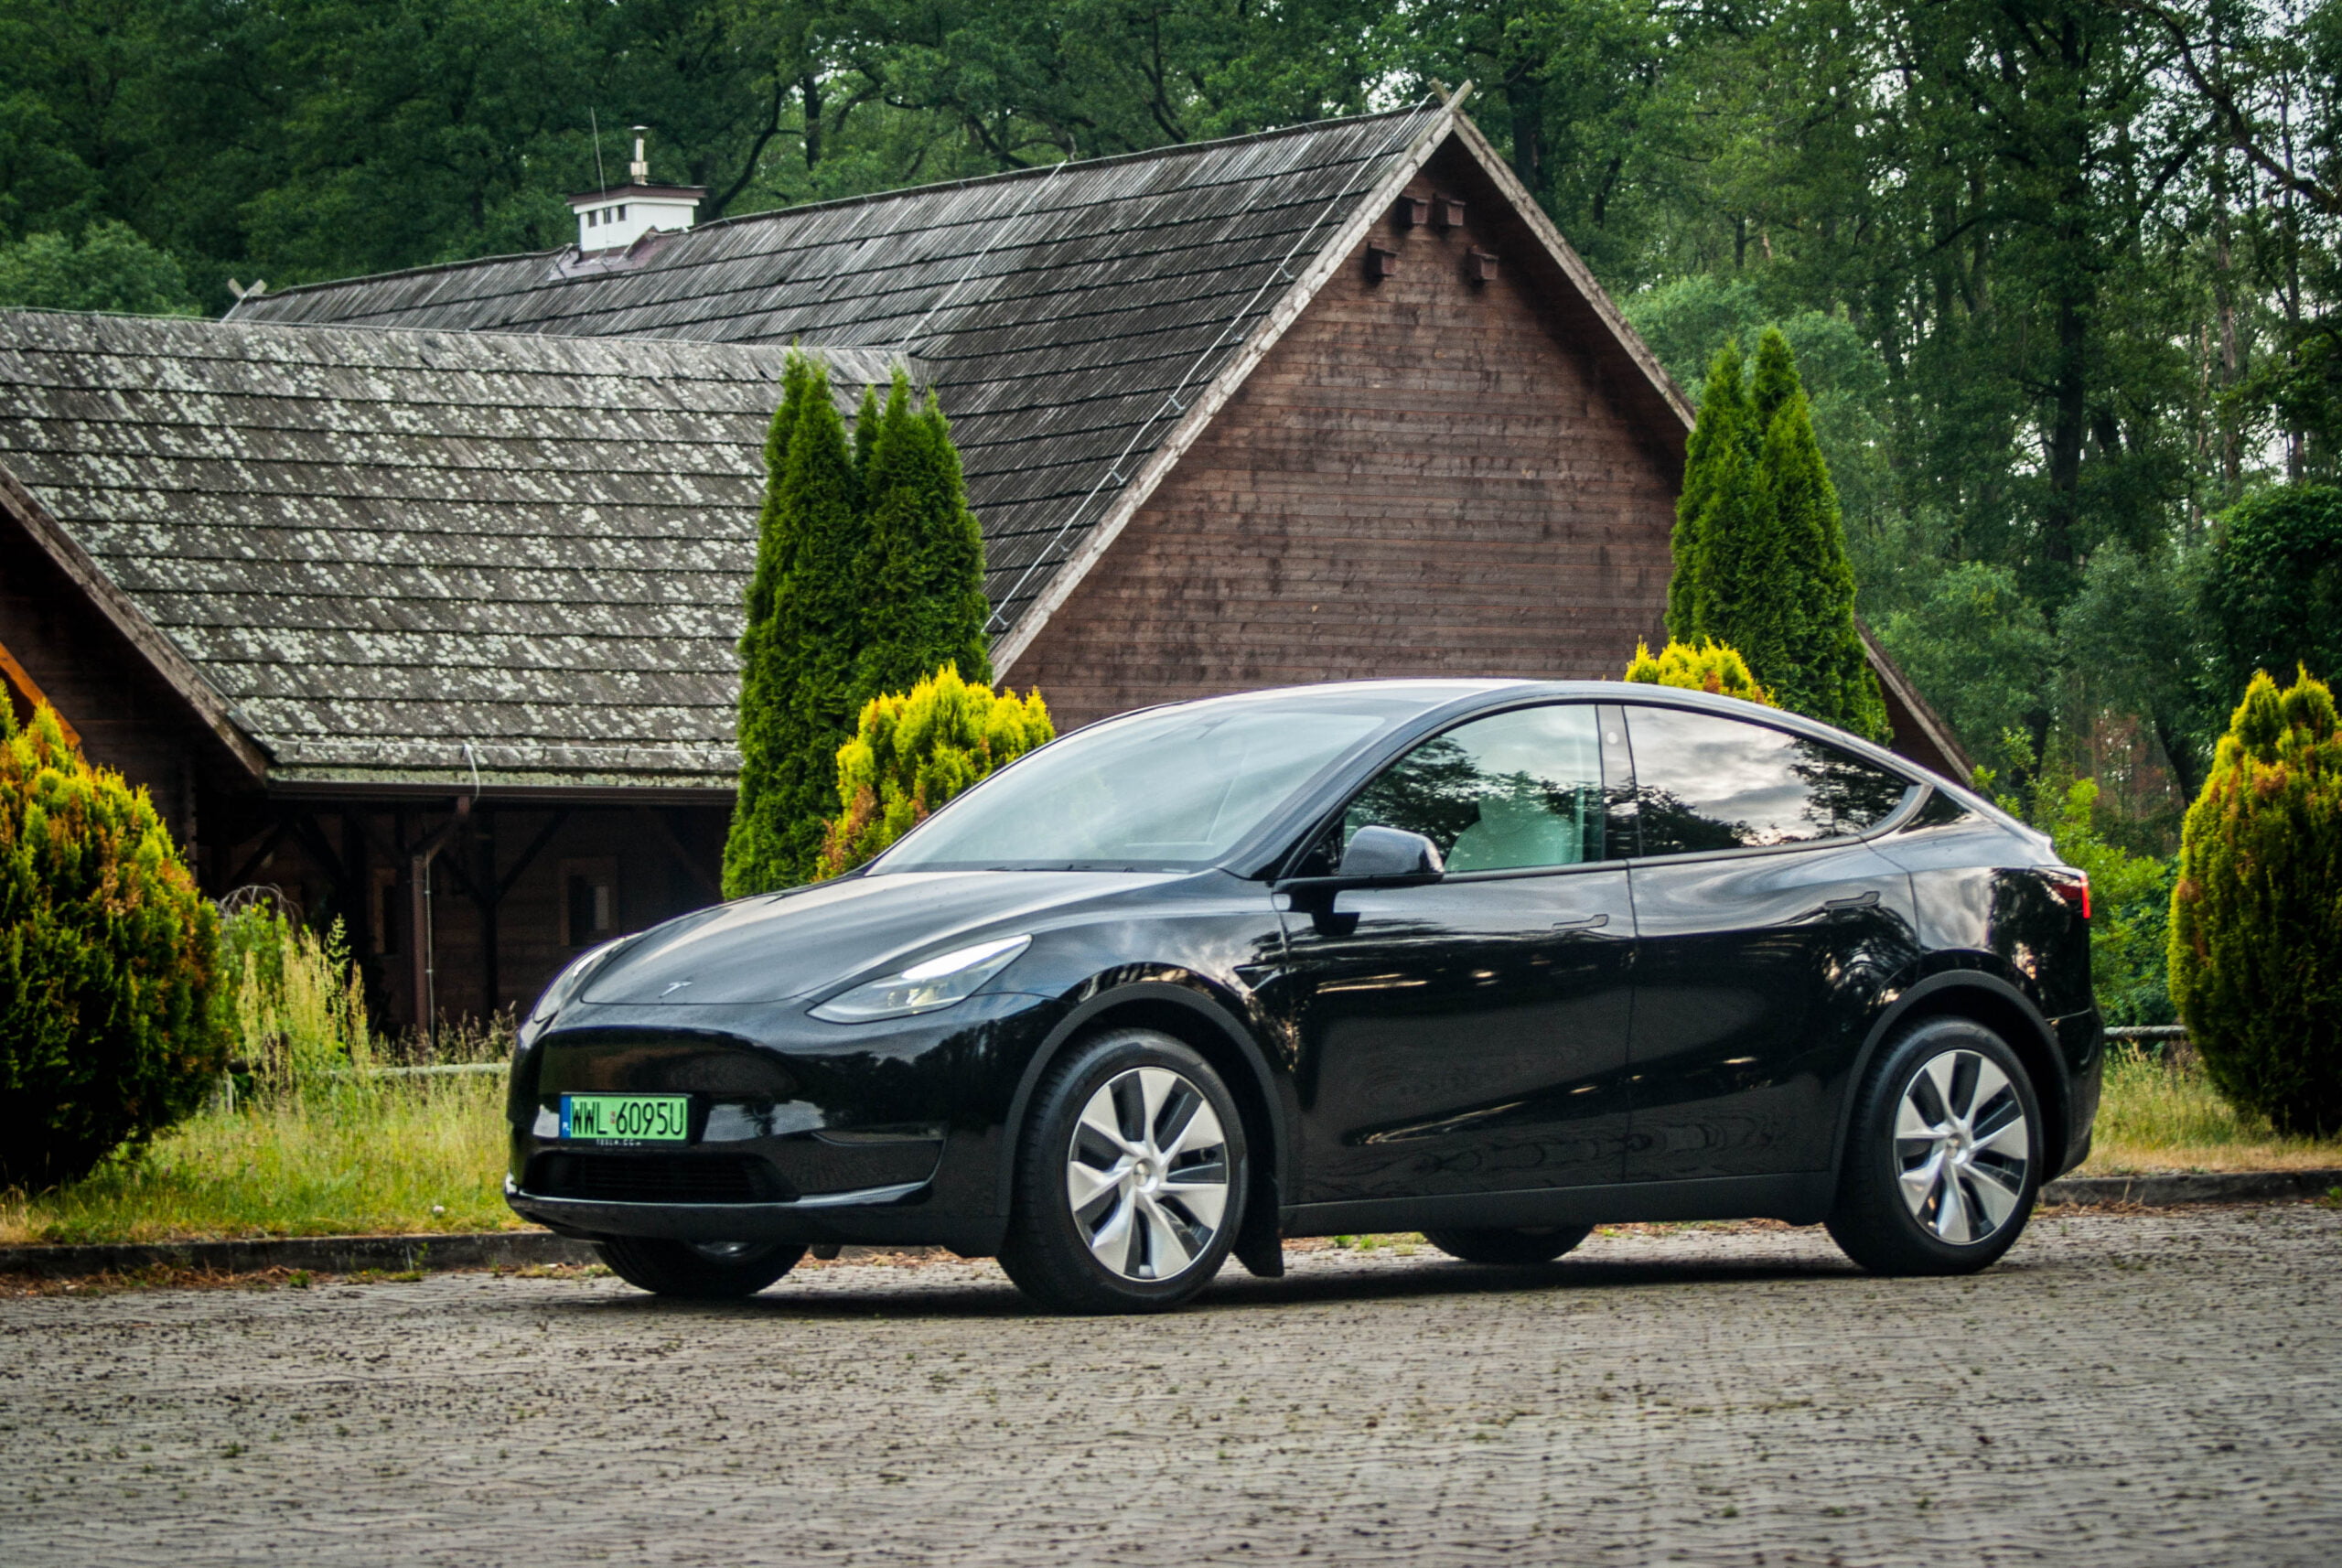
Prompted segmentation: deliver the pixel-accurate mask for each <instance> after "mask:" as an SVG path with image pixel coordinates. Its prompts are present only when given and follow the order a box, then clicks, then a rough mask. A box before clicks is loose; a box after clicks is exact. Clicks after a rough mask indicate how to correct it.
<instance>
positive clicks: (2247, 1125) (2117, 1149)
mask: <svg viewBox="0 0 2342 1568" xmlns="http://www.w3.org/2000/svg"><path fill="white" fill-rule="evenodd" d="M2327 1167H2342V1139H2334V1138H2285V1137H2280V1136H2278V1134H2277V1133H2275V1132H2274V1131H2273V1130H2272V1129H2271V1127H2270V1126H2269V1124H2268V1123H2267V1122H2264V1121H2262V1120H2261V1118H2259V1117H2254V1116H2246V1115H2244V1114H2242V1113H2240V1112H2238V1111H2237V1110H2236V1109H2235V1108H2234V1107H2233V1106H2231V1105H2229V1102H2228V1101H2225V1100H2222V1099H2221V1098H2220V1097H2219V1094H2218V1091H2217V1090H2214V1089H2213V1088H2212V1081H2211V1079H2208V1078H2207V1077H2206V1076H2205V1074H2204V1069H2203V1067H2202V1064H2201V1063H2200V1062H2198V1061H2197V1059H2196V1058H2195V1057H2194V1056H2193V1055H2192V1054H2188V1053H2174V1054H2172V1055H2171V1056H2168V1057H2165V1056H2156V1055H2150V1054H2148V1053H2147V1052H2144V1051H2142V1050H2140V1049H2138V1048H2137V1047H2131V1046H2117V1047H2113V1048H2112V1049H2111V1051H2110V1052H2109V1053H2108V1056H2107V1059H2106V1095H2105V1098H2104V1099H2103V1100H2102V1101H2100V1104H2099V1110H2098V1131H2097V1137H2096V1140H2095V1141H2094V1143H2093V1144H2092V1145H2091V1150H2090V1160H2089V1163H2088V1164H2086V1165H2083V1166H2082V1168H2081V1169H2080V1170H2079V1171H2078V1172H2076V1173H2075V1174H2076V1175H2078V1176H2129V1175H2132V1174H2133V1173H2135V1172H2141V1171H2280V1170H2319V1169H2325V1168H2327Z"/></svg>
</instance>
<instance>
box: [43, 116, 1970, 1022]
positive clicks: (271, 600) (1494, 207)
mask: <svg viewBox="0 0 2342 1568" xmlns="http://www.w3.org/2000/svg"><path fill="white" fill-rule="evenodd" d="M589 205H590V204H589ZM582 221H583V220H582V219H581V222H582ZM791 343H797V344H801V345H804V346H806V347H808V348H811V349H817V350H818V351H820V352H822V353H823V354H824V355H825V356H827V357H828V358H829V359H830V360H831V362H832V364H833V371H834V373H835V376H836V379H837V380H838V381H840V383H841V385H842V387H843V388H844V389H845V390H846V391H848V392H850V391H851V390H853V389H854V388H855V387H856V386H858V385H859V384H860V383H861V382H863V381H868V380H871V379H875V378H878V377H882V376H884V375H886V374H887V373H888V372H889V371H890V369H891V367H893V366H894V365H897V364H900V365H903V366H905V367H907V368H908V370H909V371H910V372H911V373H912V374H913V375H914V377H915V378H916V379H917V380H918V381H920V382H921V383H922V384H926V385H931V386H933V387H934V388H935V389H936V390H937V392H938V393H939V395H940V397H941V399H942V401H943V404H944V407H945V409H946V411H947V412H948V413H950V414H951V418H952V421H953V427H954V433H955V435H956V436H957V438H958V440H959V442H960V445H961V447H962V453H963V456H964V457H965V460H966V467H967V473H968V479H969V489H970V499H971V501H972V504H973V506H974V507H975V509H976V511H977V514H978V516H979V518H980V519H981V520H982V521H983V529H984V534H985V539H986V548H987V556H988V571H989V583H988V586H989V591H990V596H991V599H992V603H993V607H994V618H993V634H994V657H995V661H996V664H997V665H998V667H999V670H1000V672H1001V674H1002V676H1003V678H1004V679H1006V680H1009V681H1013V682H1015V683H1016V684H1018V685H1019V686H1025V685H1037V686H1039V687H1040V688H1041V689H1042V691H1043V693H1045V695H1046V696H1047V699H1048V701H1049V703H1050V705H1051V707H1052V709H1053V711H1054V712H1055V713H1056V714H1058V719H1059V723H1060V725H1061V727H1063V726H1068V725H1079V724H1081V723H1085V722H1088V721H1090V720H1093V719H1096V718H1099V717H1102V716H1104V715H1107V714H1113V713H1116V712H1120V711H1123V710H1124V709H1127V708H1130V707H1133V706H1135V705H1139V704H1142V703H1154V702H1161V701H1165V700H1168V699H1175V698H1179V697H1187V696H1194V695H1201V694H1206V693H1215V692H1223V691H1230V690H1237V689H1241V688H1246V687H1256V686H1263V685H1273V684H1283V683H1286V682H1303V681H1319V680H1335V679H1345V678H1358V677H1370V676H1381V675H1417V674H1518V675H1531V676H1553V677H1602V676H1611V675H1616V674H1617V672H1618V671H1619V670H1620V669H1621V668H1622V667H1623V665H1624V663H1625V660H1626V659H1627V657H1628V655H1629V654H1630V653H1631V652H1632V651H1633V649H1634V645H1635V643H1636V640H1637V639H1639V638H1655V637H1657V636H1658V635H1660V629H1661V622H1662V618H1663V609H1664V605H1665V598H1666V585H1667V578H1668V575H1669V570H1670V564H1669V555H1668V537H1669V533H1670V531H1671V525H1672V521H1673V508H1674V498H1675V493H1676V489H1677V487H1678V485H1679V483H1680V479H1681V465H1682V452H1683V442H1684V437H1685V435H1686V433H1687V430H1688V427H1689V424H1690V410H1689V408H1688V406H1687V405H1686V403H1684V400H1683V398H1682V396H1681V393H1680V392H1679V391H1678V390H1677V389H1676V388H1675V387H1674V386H1673V385H1672V383H1671V381H1669V380H1668V378H1667V376H1666V374H1665V373H1664V372H1663V371H1661V370H1660V368H1659V366H1658V364H1657V362H1656V361H1655V360H1653V359H1652V357H1651V355H1650V354H1649V351H1648V349H1645V348H1644V347H1643V345H1642V344H1641V343H1640V342H1639V341H1638V339H1637V338H1636V337H1635V335H1634V333H1633V331H1632V330H1631V329H1630V328H1628V326H1627V325H1626V323H1625V321H1624V319H1623V318H1622V317H1620V316H1619V314H1618V312H1617V308H1616V306H1614V305H1613V304H1612V303H1611V302H1610V300H1609V299H1608V298H1607V297H1606V296H1605V295H1604V294H1603V292H1602V290H1601V289H1600V287H1599V286H1598V285H1595V282H1594V280H1593V278H1592V276H1591V275H1590V274H1588V273H1587V271H1586V269H1585V266H1584V264H1583V263H1581V262H1580V261H1579V260H1578V258H1577V257H1576V256H1575V254H1574V252H1571V250H1570V248H1569V246H1568V245H1567V243H1566V242H1564V241H1563V238H1562V237H1561V236H1560V235H1559V234H1558V233H1556V232H1555V231H1553V229H1552V225H1551V224H1550V223H1549V222H1548V221H1547V220H1546V219H1545V218H1544V216H1543V215H1542V212H1541V211H1540V210H1539V209H1538V208H1537V207H1536V205H1535V203H1534V202H1533V201H1531V199H1530V198H1529V197H1528V195H1527V193H1526V192H1525V191H1524V190H1523V189H1522V188H1520V185H1519V184H1518V182H1517V181H1515V180H1514V178H1513V177H1512V175H1511V173H1510V172H1509V169H1508V168H1507V166H1506V165H1505V164H1504V162H1503V161H1502V160H1501V159H1500V158H1499V157H1498V156H1495V155H1494V153H1493V152H1492V151H1491V150H1490V149H1489V147H1488V144H1487V143H1486V142H1485V141H1484V140H1483V139H1482V138H1481V136H1480V134H1479V133H1478V131H1477V129H1476V128H1475V127H1474V126H1473V125H1472V124H1471V122H1470V120H1469V119H1468V118H1466V116H1465V115H1464V114H1463V113H1461V112H1460V111H1459V110H1458V109H1457V108H1456V106H1455V105H1454V104H1452V103H1436V102H1430V103H1424V104H1421V105H1416V106H1413V107H1410V108H1407V109H1404V110H1402V111H1398V112H1395V113H1388V114H1380V115H1371V116H1364V117H1359V118H1355V119H1348V120H1340V121H1332V122H1327V123H1325V124H1316V125H1308V126H1303V127H1299V128H1296V129H1294V130H1289V131H1283V132H1276V133H1271V134H1263V135H1256V136H1247V137H1241V138H1236V139H1233V140H1230V141H1223V142H1217V143H1209V144H1204V145H1193V146H1185V147H1175V148H1170V149H1166V150H1164V151H1161V152H1156V153H1148V154H1141V155H1133V156H1126V157H1119V158H1107V159H1100V160H1095V161H1090V162H1084V163H1077V164H1067V165H1058V166H1048V167H1043V168H1038V169H1033V170H1026V171H1022V172H1019V173H1015V174H1009V175H1003V176H998V177H992V178H986V179H979V180H970V181H963V182H960V183H956V184H951V185H942V186H932V187H925V188H918V189H912V190H907V191H899V192H895V193H890V194H887V195H883V196H875V197H868V198H862V199H854V200H849V201H839V202H831V203H825V204H822V205H820V206H813V207H805V208H797V209H787V210H783V211H778V212H769V213H760V214H757V215H754V216H751V217H747V218H739V219H731V220H725V221H722V222H717V223H710V224H705V225H702V226H699V227H697V228H691V229H647V230H645V231H643V232H642V233H641V234H640V235H639V237H636V238H634V239H633V240H632V241H631V242H629V243H628V245H626V246H624V247H622V248H609V249H601V250H595V249H591V248H590V238H589V236H587V235H585V232H584V231H582V230H581V243H580V245H579V246H578V247H575V248H571V249H565V250H564V251H561V252H552V253H548V254H539V255H529V256H515V257H502V258H496V259H490V260H487V261H481V262H474V263H458V264H454V265H448V266H441V267H432V268H424V269H418V270H414V271H411V272H404V273H398V274H388V275H385V276H381V277H372V278H360V279H356V280H351V281H349V282H343V283H331V284H321V285H312V286H306V287H302V288H295V289H288V290H285V291H284V292H282V293H277V294H266V295H262V294H254V295H249V296H247V297H246V298H245V299H244V300H243V301H242V303H241V304H240V305H239V306H237V308H236V309H235V310H234V311H233V312H232V313H231V317H230V318H229V319H228V321H226V322H225V323H201V322H154V321H128V320H120V319H114V320H103V321H100V320H94V319H91V318H68V317H49V316H40V315H35V314H29V313H18V314H11V315H5V316H0V363H5V365H6V374H5V378H0V379H5V392H0V399H4V400H5V402H0V468H5V476H0V511H5V514H6V519H7V521H9V522H10V523H11V524H13V525H14V526H13V527H12V528H10V529H7V530H0V533H5V537H0V573H5V577H0V643H5V645H6V648H7V649H8V650H9V657H10V660H12V662H8V663H7V664H5V669H6V670H8V671H10V673H9V677H8V679H9V682H10V683H11V685H12V687H15V688H16V689H17V690H18V695H19V697H20V698H22V697H23V696H24V695H25V694H27V693H29V692H31V691H32V690H33V689H34V688H35V687H38V688H40V689H42V690H45V691H47V692H48V694H49V695H50V696H51V697H52V698H54V699H55V701H56V703H57V705H58V706H59V709H60V711H61V712H62V713H63V714H65V716H66V717H67V718H68V720H69V721H70V722H72V723H74V724H75V725H77V726H79V727H80V729H81V734H82V736H83V739H84V742H85V745H86V746H88V748H89V750H90V751H91V755H92V756H93V757H98V758H99V759H101V760H103V761H107V762H111V763H113V764H114V765H116V766H120V767H122V768H124V770H125V771H126V772H127V773H129V774H130V775H131V776H132V777H133V778H134V779H139V780H140V781H142V782H145V783H147V784H148V785H149V786H150V787H151V788H153V789H156V797H157V799H158V800H166V801H168V802H170V805H169V810H170V811H172V812H173V813H174V816H175V820H176V821H177V822H179V823H180V824H181V831H182V833H183V835H184V836H185V837H187V838H188V840H190V841H191V842H192V843H195V844H196V845H197V846H198V857H199V865H200V867H201V874H202V875H203V878H204V880H205V883H206V886H209V887H210V888H212V889H213V890H214V891H220V892H225V891H227V890H229V889H231V888H233V887H234V886H239V885H241V884H243V883H247V882H255V881H257V882H272V881H274V882H276V883H278V884H279V885H283V884H285V882H287V881H288V880H290V881H293V882H296V883H297V884H298V886H299V887H300V889H301V891H300V893H299V895H298V897H301V899H302V900H303V901H304V903H305V908H308V909H309V910H310V911H311V912H313V913H318V912H326V911H331V912H334V913H338V914H341V915H342V916H343V917H344V918H346V919H348V920H349V921H350V923H351V925H352V928H353V930H354V931H355V932H356V933H357V937H358V941H359V945H360V949H361V950H362V951H364V952H366V953H368V954H370V955H375V956H377V957H379V958H380V960H381V961H380V962H376V963H375V964H374V965H373V966H372V970H371V973H372V981H373V984H374V986H375V990H376V993H377V995H378V997H379V999H380V1001H381V1004H382V1006H383V1008H384V1011H385V1013H386V1015H388V1016H390V1017H392V1019H408V1018H412V1017H414V1015H415V1013H416V1008H417V998H418V997H432V996H435V998H436V1004H437V1006H438V1007H439V1008H440V1009H441V1010H443V1011H449V1012H456V1011H477V1010H478V1009H479V1008H481V1007H483V1006H487V1005H491V1004H495V1005H502V1004H512V1003H515V1002H519V1001H522V1000H524V999H525V998H526V997H527V996H529V995H530V994H531V993H532V992H533V990H534V989H535V988H536V987H537V986H538V985H540V984H541V983H543V980H544V979H545V978H546V976H547V975H548V973H549V972H551V970H552V969H553V967H554V966H555V965H556V964H557V963H558V962H559V961H560V960H561V958H562V957H563V956H564V954H565V953H566V952H567V951H568V950H572V949H573V948H574V947H575V946H577V945H580V944H582V943H583V942H584V941H587V940H597V939H598V938H599V936H601V935H603V934H606V933H607V931H609V930H611V929H631V928H634V927H638V926H639V925H641V924H643V923H646V922H648V921H650V920H651V919H654V918H661V917H662V916H664V915H666V914H670V913H672V912H674V911H675V910H677V909H678V908H687V907H690V906H691V905H692V904H694V903H698V902H702V901H704V900H705V899H707V898H708V897H712V896H713V888H714V866H715V863H716V854H717V849H718V846H719V845H720V843H721V837H722V830H723V822H724V817H725V809H726V805H727V803H728V797H729V781H730V778H731V774H732V770H733V768H734V767H735V765H736V756H735V754H734V752H733V750H732V711H731V703H732V697H733V692H734V688H735V681H736V666H735V664H734V659H733V650H732V644H733V639H735V638H736V633H737V621H738V605H739V603H740V596H741V589H742V585H743V583H744V580H745V575H746V572H747V565H748V562H749V558H750V554H751V552H752V547H753V521H754V510H755V504H756V499H757V491H758V478H759V467H760V456H761V454H760V450H759V446H760V441H761V435H762V425H763V420H764V415H765V414H766V413H768V411H769V407H770V404H771V403H772V401H773V395H774V388H773V379H774V377H775V375H776V373H777V371H778V367H779V360H780V358H781V355H782V353H783V352H784V350H785V348H786V346H787V345H790V344H791ZM1879 667H1880V671H1881V673H1882V676H1883V677H1884V678H1885V683H1886V688H1887V692H1888V696H1889V701H1890V707H1891V710H1892V713H1893V716H1894V720H1895V724H1896V743H1897V745H1898V746H1900V747H1901V748H1902V749H1904V750H1906V751H1907V753H1909V754H1910V755H1912V756H1914V757H1918V758H1919V759H1921V760H1923V761H1926V762H1928V763H1929V764H1931V765H1935V766H1945V765H1950V766H1954V767H1957V766H1958V761H1957V754H1956V752H1955V751H1954V750H1953V749H1952V746H1951V742H1950V738H1949V736H1947V734H1946V733H1945V732H1944V731H1943V729H1942V727H1941V725H1939V723H1937V721H1935V720H1934V718H1933V717H1932V715H1930V714H1928V712H1927V710H1926V707H1925V705H1924V704H1923V703H1920V702H1919V701H1918V699H1917V697H1916V695H1915V694H1914V693H1911V692H1910V690H1909V688H1908V686H1907V684H1906V683H1905V682H1902V680H1901V679H1900V677H1899V676H1897V675H1896V673H1895V671H1893V670H1892V669H1891V667H1889V666H1886V665H1885V661H1884V660H1879ZM426 892H427V893H428V894H429V897H430V899H431V900H432V901H431V902H430V904H429V907H428V908H426V897H425V895H426ZM417 930H425V931H428V932H429V933H430V939H429V940H426V941H417V940H415V939H414V935H413V933H414V931H417Z"/></svg>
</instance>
